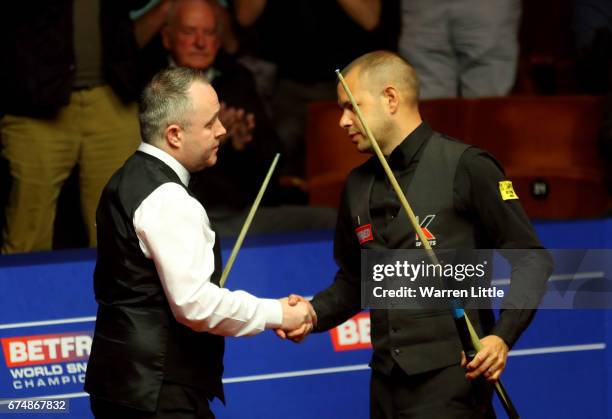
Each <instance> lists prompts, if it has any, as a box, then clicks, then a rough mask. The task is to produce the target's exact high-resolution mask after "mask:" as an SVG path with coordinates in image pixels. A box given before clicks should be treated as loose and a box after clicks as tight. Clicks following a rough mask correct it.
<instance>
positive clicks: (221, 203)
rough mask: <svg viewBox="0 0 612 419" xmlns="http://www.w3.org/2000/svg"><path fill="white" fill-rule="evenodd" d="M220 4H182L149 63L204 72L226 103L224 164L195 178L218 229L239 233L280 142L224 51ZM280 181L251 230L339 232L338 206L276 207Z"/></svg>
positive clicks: (207, 0) (248, 82) (245, 75)
mask: <svg viewBox="0 0 612 419" xmlns="http://www.w3.org/2000/svg"><path fill="white" fill-rule="evenodd" d="M217 7H218V6H215V2H214V1H212V0H176V1H175V2H174V3H173V5H172V7H171V8H170V10H169V14H168V18H167V25H165V26H164V27H163V28H162V30H161V43H162V44H163V47H164V49H165V51H158V53H157V54H151V56H150V57H148V59H147V61H148V62H149V63H150V68H151V70H152V71H151V72H152V73H153V72H156V71H157V70H159V69H161V68H163V67H165V66H168V65H170V66H184V67H190V68H196V69H199V70H204V71H205V74H206V76H207V77H208V79H209V81H210V82H211V84H212V85H213V87H214V88H215V90H216V91H217V92H218V94H219V97H220V98H221V101H222V102H223V105H222V109H221V113H220V119H221V121H222V122H223V125H224V126H225V127H226V128H227V131H228V135H227V137H226V139H225V140H224V144H223V146H222V147H221V150H220V151H219V161H218V163H217V164H216V165H215V166H214V167H212V168H210V169H208V170H206V171H202V172H200V173H197V174H194V176H193V178H192V181H191V182H192V183H191V186H190V187H191V190H192V191H193V193H194V194H195V196H196V197H197V198H198V199H199V200H200V201H201V202H202V203H203V204H204V206H205V207H206V209H207V212H208V214H209V217H210V218H211V222H212V223H213V224H214V225H215V228H216V230H217V232H218V233H219V234H220V235H221V236H232V235H236V234H237V233H238V232H239V230H240V227H241V225H242V223H243V221H244V219H245V216H246V212H247V211H248V210H249V208H250V205H251V203H252V202H253V200H254V199H255V196H256V194H257V191H258V190H259V187H260V185H261V183H262V181H263V179H264V177H265V174H266V172H267V170H268V167H269V166H270V163H271V162H272V160H273V158H274V155H275V154H276V153H277V152H278V151H279V148H280V145H279V141H278V137H277V135H276V133H275V131H274V129H273V127H272V124H271V123H270V121H269V119H268V117H267V116H266V113H265V112H264V109H263V105H262V103H261V100H260V98H259V96H258V94H257V92H256V89H255V85H254V82H253V79H252V76H251V74H250V73H249V71H248V70H247V69H246V68H245V67H243V66H242V65H240V64H238V63H237V62H236V61H235V60H234V59H233V58H232V57H230V56H229V55H228V54H226V53H224V52H223V51H220V50H219V47H220V40H219V31H218V30H219V26H218V19H217V13H216V11H217V10H218V9H217ZM145 19H146V18H145ZM277 180H278V178H277V177H275V178H274V180H273V181H272V182H271V184H270V186H269V187H268V191H267V192H266V195H265V197H266V199H265V200H264V207H262V208H260V210H259V212H258V214H257V217H256V218H255V220H254V223H253V225H252V227H251V232H252V233H264V232H265V233H270V232H279V231H290V230H300V229H313V228H314V229H317V228H319V229H331V228H333V226H334V224H335V212H334V211H333V210H331V209H327V208H318V209H317V208H308V207H295V206H291V207H278V206H274V205H277V204H278V203H279V198H278V182H277Z"/></svg>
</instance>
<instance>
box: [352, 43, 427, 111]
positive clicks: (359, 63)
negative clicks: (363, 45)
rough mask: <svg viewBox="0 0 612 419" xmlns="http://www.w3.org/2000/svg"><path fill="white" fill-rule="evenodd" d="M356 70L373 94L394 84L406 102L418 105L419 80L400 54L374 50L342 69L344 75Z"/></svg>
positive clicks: (364, 84) (379, 92)
mask: <svg viewBox="0 0 612 419" xmlns="http://www.w3.org/2000/svg"><path fill="white" fill-rule="evenodd" d="M352 72H356V73H357V74H358V76H359V79H360V81H361V82H362V85H363V86H365V87H366V88H367V89H368V90H369V91H370V93H372V94H373V95H378V94H381V93H382V92H383V91H384V90H385V88H387V87H388V86H393V87H395V89H397V91H398V92H399V93H400V95H401V96H403V97H404V98H405V99H406V104H409V105H411V106H416V105H417V102H418V98H419V80H418V78H417V74H416V72H415V71H414V68H412V66H411V65H410V64H408V62H407V61H406V60H404V59H403V58H402V57H400V56H399V55H397V54H395V53H392V52H389V51H374V52H370V53H367V54H365V55H362V56H360V57H359V58H357V59H355V60H353V61H352V62H351V63H350V64H349V65H348V66H346V67H345V68H344V69H343V70H342V75H343V76H344V77H346V76H348V74H350V73H352Z"/></svg>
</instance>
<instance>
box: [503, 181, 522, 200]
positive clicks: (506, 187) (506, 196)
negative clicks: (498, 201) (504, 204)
mask: <svg viewBox="0 0 612 419" xmlns="http://www.w3.org/2000/svg"><path fill="white" fill-rule="evenodd" d="M499 193H500V194H501V197H502V199H503V200H504V201H508V200H510V199H519V197H518V195H517V194H516V192H514V188H513V187H512V182H510V181H509V180H502V181H500V182H499Z"/></svg>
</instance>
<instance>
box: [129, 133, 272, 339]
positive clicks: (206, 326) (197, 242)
mask: <svg viewBox="0 0 612 419" xmlns="http://www.w3.org/2000/svg"><path fill="white" fill-rule="evenodd" d="M138 150H140V151H142V152H144V153H147V154H150V155H151V156H154V157H156V158H158V159H160V160H161V161H163V162H164V163H165V164H167V165H168V166H170V167H171V168H172V170H174V171H175V172H176V174H177V175H178V176H179V178H180V179H181V182H182V183H183V184H184V185H185V186H187V185H188V184H189V172H188V171H187V169H185V168H184V167H183V166H182V165H181V164H180V163H179V162H178V161H177V160H176V159H174V158H173V157H172V156H170V155H169V154H167V153H166V152H164V151H163V150H161V149H159V148H157V147H154V146H152V145H150V144H146V143H142V144H141V145H140V147H138ZM133 222H134V228H135V230H136V235H137V236H138V239H139V242H140V248H141V250H142V252H143V253H144V255H145V257H147V258H149V259H152V260H153V262H154V263H155V267H156V269H157V273H158V275H159V278H160V280H161V284H162V286H163V288H164V291H165V293H166V297H167V299H168V302H169V304H170V308H171V309H172V312H173V314H174V317H175V318H176V320H177V321H179V322H180V323H182V324H184V325H185V326H188V327H190V328H191V329H193V330H196V331H199V332H209V333H213V334H216V335H222V336H243V335H254V334H257V333H260V332H262V331H263V330H265V329H266V328H268V329H269V328H277V327H280V325H281V323H282V318H283V313H282V307H281V305H280V302H279V301H278V300H272V299H262V298H257V297H255V296H253V295H251V294H249V293H247V292H244V291H230V290H228V289H225V288H219V287H218V286H217V285H215V284H213V283H212V282H210V277H211V275H212V273H213V271H214V269H215V258H214V255H213V245H214V243H215V233H214V232H213V231H212V229H211V228H210V222H209V220H208V215H207V214H206V211H205V210H204V207H203V206H202V205H201V204H200V203H199V202H198V201H197V200H196V199H194V198H193V197H192V196H190V195H189V193H187V191H186V190H185V188H183V187H182V186H181V185H178V184H177V183H174V182H168V183H165V184H163V185H161V186H159V187H158V188H157V189H155V190H154V191H153V192H152V193H151V194H150V195H149V196H148V197H147V198H145V200H144V201H142V203H141V204H140V206H139V207H138V208H137V209H136V211H135V212H134V220H133Z"/></svg>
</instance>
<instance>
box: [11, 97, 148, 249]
mask: <svg viewBox="0 0 612 419" xmlns="http://www.w3.org/2000/svg"><path fill="white" fill-rule="evenodd" d="M0 132H1V139H2V144H3V148H2V153H3V155H4V157H5V158H6V159H7V160H8V162H9V167H10V174H11V178H12V188H11V193H10V196H9V202H8V205H7V208H6V217H7V220H6V227H5V230H4V232H3V237H4V244H3V246H2V253H18V252H32V251H41V250H50V249H51V244H52V240H53V222H54V220H55V212H56V205H57V199H58V196H59V193H60V189H61V187H62V185H63V184H64V182H65V181H66V179H67V178H68V176H69V175H70V172H71V171H72V169H73V167H74V166H75V165H77V164H78V165H79V174H80V179H79V184H80V191H81V210H82V212H83V219H84V220H85V223H86V227H87V233H88V237H89V243H90V245H91V246H95V245H96V227H95V213H96V207H97V205H98V199H99V197H100V193H101V192H102V189H103V188H104V185H105V184H106V182H107V181H108V180H109V178H110V176H111V175H112V174H113V173H114V172H115V171H116V170H117V169H118V168H119V167H120V166H121V165H122V164H123V162H124V161H125V160H126V159H127V158H128V157H129V156H130V155H131V154H132V153H133V152H134V151H135V150H136V148H137V147H138V144H139V143H140V134H139V127H138V109H137V105H136V104H135V103H132V104H130V105H125V104H124V103H123V102H121V101H120V100H119V99H118V98H117V96H116V95H115V94H114V92H113V91H112V89H111V88H110V87H108V86H101V87H96V88H93V89H87V90H79V91H75V92H73V93H72V95H71V97H70V104H69V105H68V106H66V107H64V108H62V109H61V111H60V112H59V114H58V115H57V117H55V118H53V119H38V118H29V117H22V116H14V115H6V116H5V117H4V118H3V119H2V121H0Z"/></svg>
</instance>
